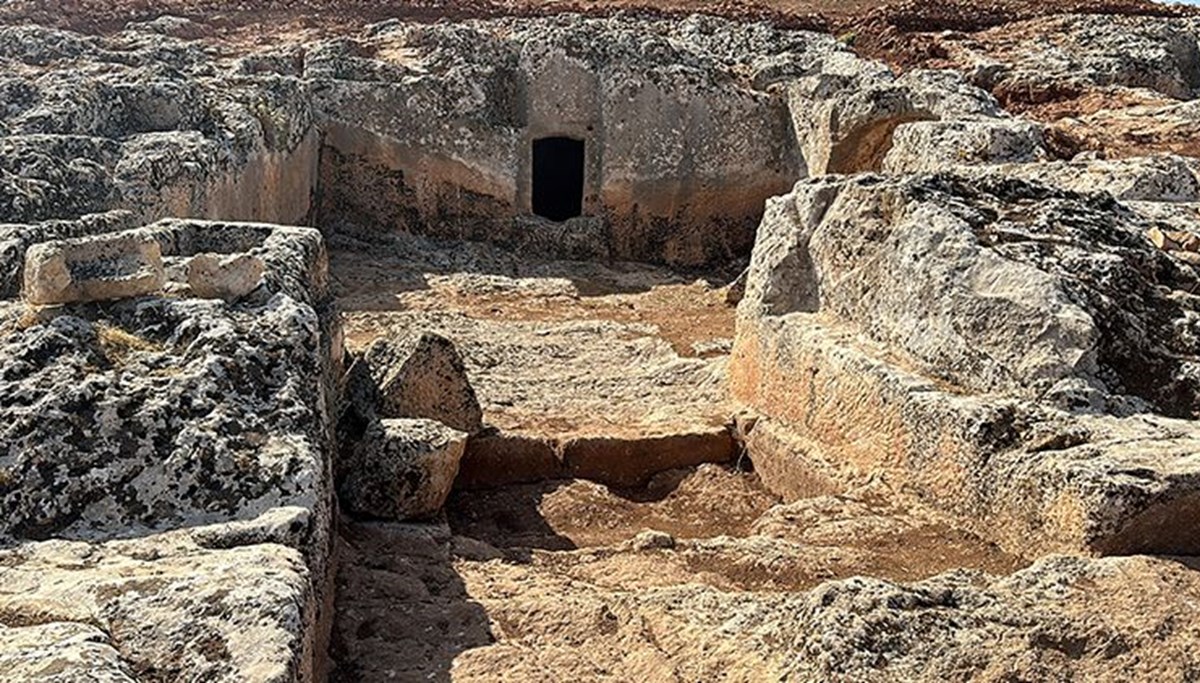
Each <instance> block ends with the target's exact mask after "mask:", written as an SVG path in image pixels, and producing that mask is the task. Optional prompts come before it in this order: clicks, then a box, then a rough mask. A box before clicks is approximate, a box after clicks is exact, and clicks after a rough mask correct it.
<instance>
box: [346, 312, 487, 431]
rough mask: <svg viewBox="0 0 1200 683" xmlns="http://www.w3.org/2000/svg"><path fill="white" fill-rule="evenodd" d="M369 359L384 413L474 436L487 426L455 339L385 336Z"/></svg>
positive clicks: (424, 335)
mask: <svg viewBox="0 0 1200 683" xmlns="http://www.w3.org/2000/svg"><path fill="white" fill-rule="evenodd" d="M364 361H365V362H366V364H367V367H368V368H369V369H370V373H371V377H372V379H373V380H374V383H375V385H376V386H377V387H378V394H377V397H376V401H377V403H376V405H375V412H376V414H377V415H378V416H379V417H383V418H427V419H430V420H437V421H438V422H442V423H444V424H446V425H449V426H450V427H453V428H454V429H458V430H460V431H464V432H467V433H469V434H473V433H475V432H477V431H479V430H480V429H481V428H482V427H483V410H482V409H481V408H480V406H479V399H478V398H477V397H476V396H475V390H474V389H473V388H472V387H471V383H470V381H469V380H468V379H467V370H466V366H465V365H464V364H463V359H462V356H461V355H459V353H458V349H456V348H455V347H454V342H452V341H450V340H449V339H447V338H445V337H442V336H440V335H437V334H433V333H430V332H424V333H420V334H413V335H410V336H408V337H405V338H403V339H379V340H376V341H375V343H373V344H372V345H371V346H370V348H368V349H367V352H366V354H365V355H364ZM360 393H362V392H360ZM368 393H369V392H368Z"/></svg>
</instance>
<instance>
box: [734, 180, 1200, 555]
mask: <svg viewBox="0 0 1200 683" xmlns="http://www.w3.org/2000/svg"><path fill="white" fill-rule="evenodd" d="M1147 227H1149V226H1148V225H1147V224H1146V222H1145V219H1144V218H1143V217H1142V216H1140V215H1139V214H1136V213H1134V212H1133V211H1132V210H1130V209H1129V208H1127V207H1124V206H1122V205H1121V204H1119V203H1117V202H1115V201H1114V200H1112V199H1111V197H1107V196H1104V195H1078V194H1072V193H1068V192H1065V191H1060V190H1050V189H1047V188H1045V187H1044V186H1041V185H1036V184H1030V183H1027V182H1024V181H1020V180H1016V179H1012V178H998V177H996V176H994V175H984V176H983V177H981V178H976V179H970V178H965V177H962V176H955V175H945V174H944V175H935V176H919V175H918V176H899V177H892V178H881V177H873V176H859V177H855V178H837V177H834V178H830V179H824V180H813V181H807V182H803V183H801V184H799V185H797V187H796V190H795V191H794V192H793V194H791V195H787V196H785V197H783V198H780V199H777V200H773V201H772V202H771V205H770V207H769V208H768V211H767V216H766V218H765V219H764V221H763V225H762V226H761V228H760V233H759V242H758V245H757V247H756V250H755V254H754V258H753V261H752V265H751V270H750V276H749V278H748V282H747V293H746V297H745V299H744V300H743V301H742V303H741V305H740V308H739V317H740V319H739V330H738V340H737V345H736V347H735V350H734V359H733V361H732V364H731V376H732V383H733V387H734V391H735V394H736V395H738V396H739V397H740V398H741V399H742V400H744V401H746V402H747V403H748V404H749V405H751V406H753V407H754V408H755V409H756V410H758V411H759V412H761V413H762V414H763V415H765V416H767V417H768V418H769V419H768V420H767V421H766V422H763V421H761V420H760V421H759V422H758V423H757V424H756V425H755V427H754V430H753V432H751V435H750V449H751V453H752V455H753V454H754V453H755V450H756V446H757V449H758V450H759V452H760V454H761V455H760V456H759V457H760V459H761V460H762V461H763V462H764V463H767V464H766V465H765V467H763V468H762V469H763V470H764V471H765V472H767V473H768V474H766V475H765V476H767V477H768V479H772V478H777V479H778V480H779V482H780V483H779V484H778V485H779V487H780V490H781V491H784V492H787V493H790V494H792V495H795V494H797V493H800V492H804V491H806V490H811V489H814V488H815V489H818V490H820V489H825V490H835V489H836V488H837V486H838V485H839V484H838V482H842V483H844V482H845V481H846V480H848V479H853V478H855V477H865V476H870V473H872V472H882V471H887V472H891V473H892V476H895V477H897V478H898V479H899V480H902V481H908V482H912V484H913V485H915V486H917V487H918V488H920V489H922V490H923V491H925V494H926V495H927V496H929V497H931V498H936V499H938V500H939V501H940V504H941V505H944V506H945V507H947V508H948V509H953V510H955V511H958V512H961V513H962V514H964V515H967V516H968V517H969V518H972V519H975V520H978V523H979V525H980V527H979V528H980V531H981V533H990V534H991V535H992V536H993V537H994V538H996V540H997V541H999V542H1001V543H1004V544H1006V545H1008V546H1009V547H1012V548H1014V549H1015V548H1017V547H1019V546H1022V545H1023V546H1024V547H1026V548H1029V547H1030V546H1031V545H1034V546H1036V547H1039V548H1040V549H1045V550H1054V549H1061V550H1068V549H1070V550H1084V549H1086V550H1092V551H1098V552H1129V551H1158V552H1172V553H1192V552H1196V551H1197V547H1195V544H1194V542H1192V541H1188V540H1186V539H1184V538H1183V537H1182V536H1181V535H1180V534H1178V533H1176V531H1175V530H1174V528H1173V527H1172V526H1171V525H1168V524H1166V522H1165V520H1166V519H1170V518H1175V520H1176V522H1179V521H1181V519H1187V518H1190V517H1189V515H1192V514H1194V512H1195V502H1194V501H1195V500H1196V499H1197V496H1198V494H1200V491H1197V489H1196V486H1197V484H1198V483H1200V471H1196V470H1195V466H1194V463H1193V462H1192V459H1191V458H1190V457H1189V456H1188V453H1189V452H1190V450H1191V448H1192V444H1193V440H1194V439H1195V436H1196V435H1195V433H1194V430H1193V429H1192V428H1191V427H1190V422H1186V421H1178V420H1171V419H1168V418H1167V417H1157V416H1153V417H1152V416H1149V415H1146V413H1158V414H1160V415H1164V416H1173V417H1180V418H1189V419H1190V418H1192V417H1193V416H1194V415H1195V411H1196V410H1197V403H1196V401H1197V394H1196V385H1195V381H1194V380H1193V379H1192V378H1193V376H1194V374H1195V369H1194V368H1193V367H1192V362H1191V360H1190V358H1191V357H1192V354H1191V351H1190V350H1189V349H1191V348H1193V344H1194V342H1193V337H1192V335H1191V333H1190V332H1188V330H1189V329H1190V326H1191V325H1192V324H1193V322H1194V321H1195V320H1196V319H1197V318H1196V312H1195V311H1194V310H1193V308H1192V307H1193V304H1192V303H1191V298H1190V297H1188V296H1187V295H1186V294H1185V293H1186V292H1188V291H1191V290H1192V289H1193V288H1194V287H1195V284H1193V283H1194V278H1195V277H1196V275H1195V273H1194V272H1193V271H1192V269H1191V267H1190V266H1189V265H1187V264H1186V263H1185V262H1183V261H1180V260H1177V259H1174V258H1172V257H1170V256H1168V255H1167V254H1165V253H1163V252H1161V251H1159V250H1158V249H1156V248H1155V247H1154V245H1153V244H1152V243H1151V242H1150V239H1149V237H1148V236H1147V234H1146V229H1147ZM859 335H861V336H859ZM851 378H853V379H852V380H851ZM1134 414H1139V416H1138V417H1126V416H1132V415H1134ZM867 425H871V427H869V428H868V427H867ZM1134 444H1138V445H1137V446H1134ZM1132 473H1136V474H1132ZM999 520H1004V521H1005V523H1004V524H1000V523H999ZM1018 529H1019V531H1018ZM1134 538H1137V540H1136V542H1134V541H1133V539H1134ZM1035 539H1036V540H1035ZM1130 542H1133V545H1130Z"/></svg>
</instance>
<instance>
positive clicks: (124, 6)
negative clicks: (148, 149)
mask: <svg viewBox="0 0 1200 683" xmlns="http://www.w3.org/2000/svg"><path fill="white" fill-rule="evenodd" d="M618 11H625V12H632V13H635V14H638V15H646V16H657V17H670V16H678V15H682V14H688V13H692V12H704V13H709V14H715V15H720V16H726V17H730V18H736V19H741V20H761V21H769V22H771V23H774V24H776V25H779V26H784V27H789V28H803V29H810V30H818V31H829V32H832V33H835V34H837V35H840V36H843V37H844V38H845V39H846V40H847V41H848V42H852V43H853V44H854V45H855V47H856V48H857V49H859V51H860V52H863V53H864V54H867V55H869V56H874V57H878V58H882V59H885V60H887V61H890V62H892V63H894V64H896V65H900V66H912V65H917V64H926V63H928V62H929V61H931V60H936V59H938V58H939V57H944V55H941V54H939V50H938V48H937V46H936V44H935V43H934V42H933V41H930V40H928V39H927V37H926V36H923V35H922V34H928V33H934V32H940V31H960V32H974V31H981V30H984V29H987V28H992V27H995V26H1001V25H1004V24H1008V23H1012V22H1017V21H1023V20H1028V19H1032V18H1036V17H1044V16H1051V15H1056V14H1071V13H1081V12H1086V13H1096V14H1121V15H1150V16H1180V15H1197V14H1198V13H1200V9H1197V8H1188V7H1180V6H1168V5H1162V4H1158V3H1155V2H1151V1H1150V0H1044V1H1043V0H990V1H986V2H981V1H979V0H938V1H936V2H930V1H928V0H884V1H883V2H879V1H869V0H665V1H663V0H258V1H253V2H251V1H247V2H227V1H226V0H13V1H11V2H8V3H4V4H2V5H0V23H28V22H32V23H39V24H44V25H49V26H57V27H60V28H69V29H72V30H79V31H84V32H108V31H115V30H120V29H121V28H122V27H124V25H125V24H126V23H127V22H130V21H143V20H147V19H151V18H154V17H157V16H161V15H163V14H173V15H177V16H183V17H187V18H189V19H193V20H195V21H199V22H202V23H205V24H208V25H210V26H212V27H213V28H214V29H216V30H217V31H216V32H217V33H218V35H215V36H214V37H215V38H217V37H219V38H221V39H225V40H230V41H232V42H250V43H261V42H264V41H266V42H269V40H270V38H269V37H270V36H272V35H279V34H287V33H293V34H294V33H295V32H297V31H303V32H306V33H307V32H314V33H316V34H320V33H323V32H325V31H344V30H345V29H346V27H347V26H354V25H361V24H363V23H368V22H374V21H382V20H385V19H391V18H401V19H406V20H410V21H437V20H442V19H470V18H486V17H496V16H532V15H544V14H556V13H561V12H578V13H582V14H588V15H609V14H612V13H614V12H618Z"/></svg>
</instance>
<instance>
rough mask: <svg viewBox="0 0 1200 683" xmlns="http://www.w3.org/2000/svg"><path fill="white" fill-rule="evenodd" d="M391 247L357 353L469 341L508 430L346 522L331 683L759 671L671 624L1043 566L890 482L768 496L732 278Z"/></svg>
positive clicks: (343, 274)
mask: <svg viewBox="0 0 1200 683" xmlns="http://www.w3.org/2000/svg"><path fill="white" fill-rule="evenodd" d="M389 239H393V240H396V243H395V244H392V245H391V247H390V248H388V249H381V248H379V247H378V245H376V246H373V247H366V246H364V245H361V244H356V243H354V242H353V240H349V239H345V240H341V242H340V243H339V242H338V240H336V239H335V243H334V247H335V248H334V250H333V252H332V253H331V265H332V268H331V272H332V273H334V281H335V287H336V288H337V291H338V295H339V302H340V307H341V309H342V311H343V314H344V316H345V324H346V339H347V344H348V346H349V347H350V349H351V350H352V351H353V350H357V349H362V348H363V347H365V346H366V345H368V344H369V343H370V342H371V341H372V340H373V339H375V338H377V337H379V336H386V335H389V334H399V333H401V332H403V331H405V330H411V329H413V328H414V327H419V328H422V329H430V330H433V331H437V332H439V333H442V334H444V335H446V336H447V337H449V338H452V339H453V340H454V342H455V344H456V345H457V346H458V348H459V350H460V351H461V353H462V354H463V357H464V360H465V362H466V365H467V370H468V373H469V375H470V378H471V381H472V383H473V384H474V386H475V389H476V391H477V392H478V394H479V400H480V403H481V404H482V406H483V408H484V413H485V422H486V423H487V424H488V426H489V427H488V429H487V430H485V432H483V433H482V434H480V435H478V436H476V437H474V438H473V439H472V440H471V442H470V443H469V445H468V447H467V454H466V456H465V457H464V460H463V463H462V466H461V468H460V473H459V477H458V481H457V484H456V487H455V490H454V492H453V493H452V494H451V496H450V498H449V500H448V502H447V504H446V506H445V509H444V511H443V512H442V513H441V514H439V515H438V516H437V517H436V518H435V519H431V520H427V521H424V522H414V523H395V522H383V521H373V520H365V519H354V518H352V517H350V516H346V515H343V519H342V520H341V523H340V529H339V532H340V533H339V541H338V545H339V548H338V556H339V569H338V572H337V575H336V606H335V616H334V623H333V625H332V636H331V647H330V656H331V660H332V665H331V675H330V680H333V681H396V680H400V681H408V680H412V681H426V680H451V679H453V680H460V681H497V680H512V681H529V680H571V679H578V680H604V679H613V680H675V679H692V680H710V679H712V678H713V677H715V676H719V675H723V674H722V672H723V671H724V670H725V669H723V668H721V667H729V670H731V671H743V672H744V673H745V677H747V678H751V679H753V678H754V677H755V676H756V675H758V674H757V673H756V670H755V669H754V667H755V666H758V664H756V663H755V662H754V661H753V660H754V659H755V656H753V655H752V653H742V654H737V655H722V656H714V655H712V654H711V648H715V647H717V645H715V644H714V643H713V642H710V641H709V640H708V639H709V638H711V634H710V635H703V633H704V631H703V629H701V630H699V631H697V632H696V633H695V634H693V637H691V638H684V639H682V640H678V639H673V638H671V637H669V636H668V635H667V634H669V633H673V632H677V631H678V632H691V631H692V630H693V629H697V628H699V627H700V624H702V623H704V622H705V620H709V619H712V618H715V617H717V616H719V615H720V613H721V611H720V609H719V608H714V607H713V606H712V605H710V604H709V602H711V600H713V599H716V598H714V597H713V596H723V597H722V598H721V599H744V600H748V601H756V600H760V599H763V600H767V599H770V596H772V595H782V594H785V593H795V592H800V591H805V590H808V589H810V588H813V587H814V586H816V585H818V584H820V583H821V582H823V581H826V580H829V579H836V578H844V577H848V576H854V575H868V576H877V577H885V578H891V579H895V580H915V579H921V578H925V577H929V576H932V575H935V574H939V573H941V572H944V571H947V570H950V569H955V568H978V569H982V570H985V571H989V572H992V573H1001V574H1003V573H1008V572H1011V571H1013V570H1014V569H1016V568H1018V567H1020V566H1022V565H1023V564H1024V562H1023V560H1022V559H1021V558H1017V557H1014V556H1011V555H1008V554H1006V553H1004V552H1002V551H1000V550H999V549H998V548H997V547H995V546H994V545H992V544H989V543H987V542H984V541H982V540H980V539H979V538H977V537H975V536H973V535H971V534H969V533H966V532H964V531H961V530H959V529H957V528H955V525H954V523H953V522H952V521H950V520H948V519H946V518H944V517H942V516H940V515H938V514H937V513H935V512H933V511H931V510H929V509H926V508H924V507H922V506H920V505H917V504H916V503H914V504H912V505H909V506H904V505H899V504H898V503H897V502H896V497H895V496H892V495H890V493H884V492H872V491H869V490H866V491H863V492H862V493H861V495H854V496H840V497H834V496H826V497H817V498H808V499H801V500H794V501H786V502H785V501H783V500H782V499H780V497H778V496H777V495H775V494H773V493H772V492H771V491H768V490H767V489H766V488H765V487H764V486H763V485H762V483H761V482H760V481H759V479H758V477H757V475H756V474H755V473H754V472H753V465H752V454H746V453H745V452H744V451H742V450H741V448H740V446H739V445H738V443H737V441H736V440H735V439H734V438H733V435H732V433H731V428H730V426H729V423H730V422H731V419H732V414H733V408H732V407H731V406H730V405H729V404H728V403H727V400H726V397H725V391H724V388H723V385H724V381H725V380H724V363H725V360H726V358H727V353H728V348H729V338H730V337H731V336H732V334H733V324H734V316H733V307H732V305H731V304H730V303H729V302H728V301H727V292H726V291H725V290H724V289H722V288H721V287H719V286H718V285H719V283H720V281H721V279H722V278H723V277H726V276H727V274H718V275H714V276H712V277H710V278H707V279H706V278H697V277H695V276H694V275H683V274H680V273H676V272H672V271H670V270H668V269H665V268H661V267H655V266H644V265H636V264H615V265H599V264H595V263H582V262H538V261H533V260H530V259H528V258H526V257H525V256H524V255H519V254H514V253H512V252H508V251H505V250H503V249H500V248H497V247H492V246H485V245H480V244H472V243H458V242H437V241H431V240H423V239H420V238H412V237H404V236H394V237H392V238H389ZM418 242H419V243H418ZM875 493H879V495H875ZM664 601H666V602H667V603H671V602H672V601H675V602H677V603H678V604H679V605H682V606H683V607H681V608H680V609H682V610H683V614H682V615H681V614H680V613H678V611H677V610H673V609H671V608H668V607H666V606H664ZM714 610H715V611H714ZM730 657H733V659H730ZM712 667H716V668H712ZM681 677H682V678H681ZM736 677H737V676H735V678H736Z"/></svg>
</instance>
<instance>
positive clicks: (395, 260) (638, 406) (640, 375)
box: [330, 235, 734, 438]
mask: <svg viewBox="0 0 1200 683" xmlns="http://www.w3.org/2000/svg"><path fill="white" fill-rule="evenodd" d="M384 239H388V240H391V241H390V243H388V245H385V246H381V245H373V246H370V247H368V246H361V247H360V248H357V249H334V250H333V252H332V255H331V265H330V271H331V273H332V274H333V278H334V282H335V286H336V287H337V291H338V294H339V306H340V308H341V309H342V311H343V312H344V319H345V330H346V340H347V346H348V347H349V348H350V349H351V350H352V351H353V350H358V349H361V348H363V347H364V346H366V345H367V344H369V343H370V342H371V341H372V340H373V339H375V338H376V337H379V336H381V335H388V334H402V333H404V332H406V331H411V330H414V329H420V330H422V331H431V332H436V333H439V334H442V335H444V336H446V337H448V338H449V339H451V340H452V341H454V342H455V343H456V344H457V346H458V348H459V351H460V353H462V355H463V357H464V359H465V361H466V364H467V370H468V373H469V375H470V379H471V382H472V384H473V386H474V387H475V390H476V392H477V393H478V394H479V399H480V402H481V404H482V406H483V408H484V418H485V421H486V422H488V423H489V424H490V425H492V426H494V427H496V428H499V429H501V430H504V431H505V432H509V433H521V434H526V435H530V436H536V437H554V438H566V437H570V436H579V435H589V436H600V435H605V436H611V435H628V434H640V435H649V434H665V433H678V432H683V431H687V430H688V429H703V428H706V427H721V426H723V425H724V424H725V423H726V422H727V421H728V420H729V419H730V417H731V414H732V409H731V407H730V406H729V405H727V403H726V400H725V396H724V394H725V392H724V387H723V383H724V376H725V375H724V368H725V357H726V355H727V353H728V351H729V346H730V343H731V339H732V337H733V325H734V309H733V307H732V306H731V305H729V304H727V303H725V298H724V292H723V291H722V290H721V289H720V287H719V286H720V284H721V283H722V278H720V277H716V276H713V277H710V278H708V279H706V278H703V277H699V276H697V275H694V274H693V275H682V274H678V273H673V272H671V271H669V270H667V269H664V268H658V267H654V266H645V265H638V264H620V263H618V264H611V265H601V264H596V263H584V262H566V261H559V262H527V261H523V260H521V259H519V258H517V257H515V256H514V255H513V254H511V253H509V252H507V251H505V250H503V249H500V248H497V247H493V246H488V245H483V244H463V243H443V242H436V241H433V240H424V239H420V238H413V237H406V236H401V235H394V236H391V237H388V238H384Z"/></svg>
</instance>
